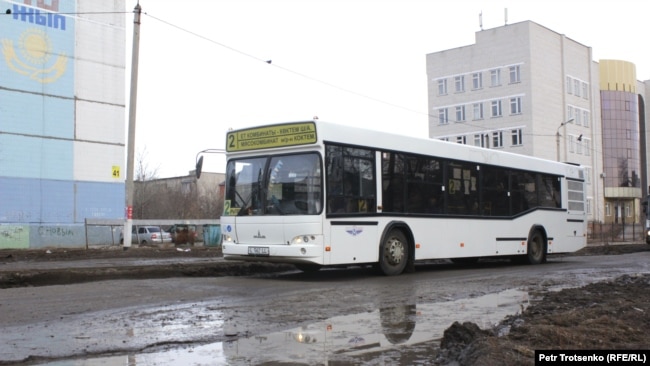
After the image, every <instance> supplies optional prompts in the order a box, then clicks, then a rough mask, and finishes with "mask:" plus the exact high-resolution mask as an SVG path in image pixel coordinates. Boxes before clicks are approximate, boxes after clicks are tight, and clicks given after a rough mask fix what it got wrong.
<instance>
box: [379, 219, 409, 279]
mask: <svg viewBox="0 0 650 366" xmlns="http://www.w3.org/2000/svg"><path fill="white" fill-rule="evenodd" d="M408 257H409V246H408V242H407V240H406V236H405V235H404V233H403V232H402V231H400V230H391V231H390V232H389V233H388V235H386V238H385V239H384V241H383V242H382V243H381V247H380V248H379V269H380V270H381V272H382V273H383V274H385V275H386V276H394V275H398V274H400V273H402V272H403V271H404V268H406V262H407V261H408Z"/></svg>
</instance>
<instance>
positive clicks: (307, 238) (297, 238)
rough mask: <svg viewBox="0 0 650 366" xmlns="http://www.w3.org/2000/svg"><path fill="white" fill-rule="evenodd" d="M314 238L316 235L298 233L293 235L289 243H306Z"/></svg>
mask: <svg viewBox="0 0 650 366" xmlns="http://www.w3.org/2000/svg"><path fill="white" fill-rule="evenodd" d="M314 240H316V236H314V235H299V236H295V237H294V238H293V239H291V243H290V244H291V245H296V244H297V245H300V244H307V243H309V242H310V241H314Z"/></svg>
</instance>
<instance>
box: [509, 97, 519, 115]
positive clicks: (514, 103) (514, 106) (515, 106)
mask: <svg viewBox="0 0 650 366" xmlns="http://www.w3.org/2000/svg"><path fill="white" fill-rule="evenodd" d="M510 114H521V97H514V98H510Z"/></svg>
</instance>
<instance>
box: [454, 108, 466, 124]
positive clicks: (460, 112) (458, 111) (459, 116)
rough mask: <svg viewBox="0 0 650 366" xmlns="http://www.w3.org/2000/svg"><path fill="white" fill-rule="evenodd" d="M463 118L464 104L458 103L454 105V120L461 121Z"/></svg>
mask: <svg viewBox="0 0 650 366" xmlns="http://www.w3.org/2000/svg"><path fill="white" fill-rule="evenodd" d="M464 120H465V106H464V105H459V106H456V122H462V121H464Z"/></svg>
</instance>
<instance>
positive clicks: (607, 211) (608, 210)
mask: <svg viewBox="0 0 650 366" xmlns="http://www.w3.org/2000/svg"><path fill="white" fill-rule="evenodd" d="M605 216H612V207H611V206H610V204H609V202H605Z"/></svg>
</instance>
